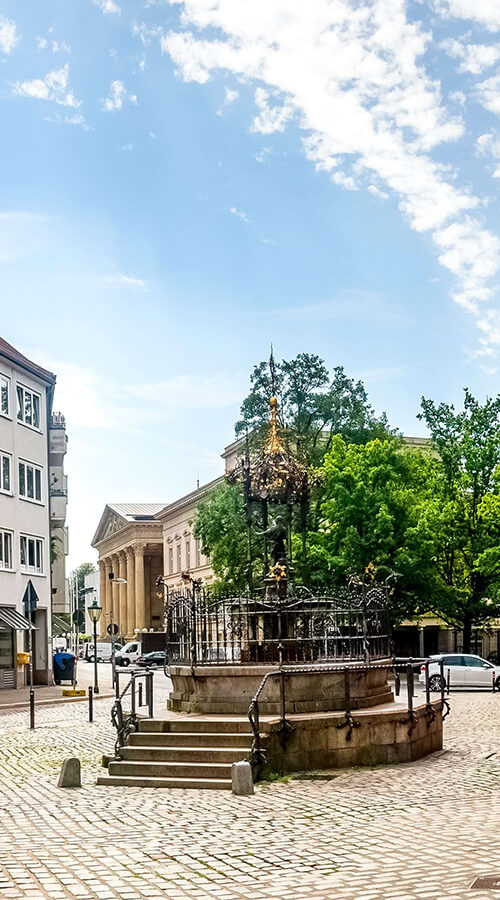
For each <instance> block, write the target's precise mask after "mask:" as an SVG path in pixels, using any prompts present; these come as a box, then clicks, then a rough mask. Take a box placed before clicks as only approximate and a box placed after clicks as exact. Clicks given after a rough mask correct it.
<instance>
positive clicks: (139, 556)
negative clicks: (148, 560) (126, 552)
mask: <svg viewBox="0 0 500 900" xmlns="http://www.w3.org/2000/svg"><path fill="white" fill-rule="evenodd" d="M134 553H135V627H136V628H140V629H142V628H146V597H145V593H144V544H136V545H135V547H134Z"/></svg>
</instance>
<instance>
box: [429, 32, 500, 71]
mask: <svg viewBox="0 0 500 900" xmlns="http://www.w3.org/2000/svg"><path fill="white" fill-rule="evenodd" d="M440 46H441V47H442V49H443V50H445V51H446V53H447V54H448V56H451V57H452V59H460V60H461V63H460V65H459V67H458V71H459V72H468V73H469V74H471V75H480V74H481V72H482V71H483V69H488V68H490V66H493V65H494V64H495V63H496V62H498V60H499V59H500V46H498V45H493V44H467V43H463V42H462V41H457V40H454V39H452V38H448V39H447V40H445V41H442V42H441V45H440Z"/></svg>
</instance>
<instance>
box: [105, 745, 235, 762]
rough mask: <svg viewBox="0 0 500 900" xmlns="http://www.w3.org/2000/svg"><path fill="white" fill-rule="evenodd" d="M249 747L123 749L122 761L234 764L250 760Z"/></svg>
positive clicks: (121, 752)
mask: <svg viewBox="0 0 500 900" xmlns="http://www.w3.org/2000/svg"><path fill="white" fill-rule="evenodd" d="M249 753H250V749H249V748H248V747H144V746H140V747H131V746H127V747H123V748H122V750H121V751H120V756H121V759H125V760H129V761H137V762H147V761H148V760H151V761H152V762H174V763H177V762H186V763H233V762H239V761H240V760H242V759H248V755H249Z"/></svg>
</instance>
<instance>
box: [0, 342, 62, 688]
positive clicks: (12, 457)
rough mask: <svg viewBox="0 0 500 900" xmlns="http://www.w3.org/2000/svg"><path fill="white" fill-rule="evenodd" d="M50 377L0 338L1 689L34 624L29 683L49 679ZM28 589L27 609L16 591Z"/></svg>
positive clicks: (14, 676)
mask: <svg viewBox="0 0 500 900" xmlns="http://www.w3.org/2000/svg"><path fill="white" fill-rule="evenodd" d="M54 386H55V376H54V375H53V374H52V373H51V372H48V371H47V370H46V369H43V368H41V366H38V365H37V364H36V363H33V362H31V360H29V359H27V358H26V357H25V356H23V355H22V354H21V353H19V352H18V351H17V350H16V349H15V348H14V347H12V346H11V345H10V344H8V343H7V342H6V341H4V340H3V339H2V338H0V689H2V688H14V687H18V686H19V687H21V686H23V684H24V671H25V670H24V669H23V667H22V665H19V666H18V661H19V662H21V660H20V659H18V656H17V654H18V653H19V652H22V651H25V650H26V649H27V646H28V640H27V634H28V632H27V630H26V628H27V619H26V615H28V617H29V618H31V621H32V624H33V625H34V631H33V675H34V683H35V684H47V683H49V682H50V673H51V653H50V640H51V599H52V586H51V571H50V481H49V426H50V417H51V413H52V398H53V392H54ZM30 581H31V584H32V586H33V588H34V592H32V593H31V597H32V601H33V603H32V605H33V606H35V601H36V608H34V609H32V610H31V611H30V610H28V609H27V608H26V607H25V605H24V603H23V598H24V596H25V592H26V589H27V586H28V583H29V582H30Z"/></svg>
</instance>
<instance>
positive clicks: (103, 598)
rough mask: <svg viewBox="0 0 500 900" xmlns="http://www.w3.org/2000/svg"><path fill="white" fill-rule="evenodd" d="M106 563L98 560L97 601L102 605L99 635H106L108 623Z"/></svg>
mask: <svg viewBox="0 0 500 900" xmlns="http://www.w3.org/2000/svg"><path fill="white" fill-rule="evenodd" d="M106 581H107V577H106V564H105V562H104V560H103V559H100V560H99V603H100V605H101V606H102V613H101V618H100V621H99V626H100V629H101V637H106V626H107V625H108V624H109V607H108V593H107V590H106V588H107V585H106Z"/></svg>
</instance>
